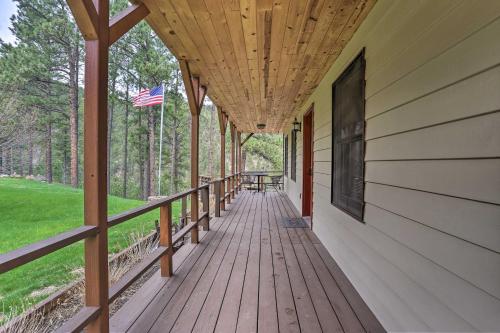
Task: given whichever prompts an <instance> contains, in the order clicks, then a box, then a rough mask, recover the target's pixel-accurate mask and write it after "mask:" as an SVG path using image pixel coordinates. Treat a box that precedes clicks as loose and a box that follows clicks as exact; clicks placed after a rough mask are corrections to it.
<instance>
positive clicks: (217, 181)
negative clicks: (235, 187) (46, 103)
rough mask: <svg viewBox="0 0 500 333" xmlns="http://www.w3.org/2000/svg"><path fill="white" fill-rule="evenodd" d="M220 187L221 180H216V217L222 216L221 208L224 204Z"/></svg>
mask: <svg viewBox="0 0 500 333" xmlns="http://www.w3.org/2000/svg"><path fill="white" fill-rule="evenodd" d="M220 189H221V181H220V180H216V181H215V182H214V197H215V206H214V209H215V217H220V208H221V206H222V202H221V200H220Z"/></svg>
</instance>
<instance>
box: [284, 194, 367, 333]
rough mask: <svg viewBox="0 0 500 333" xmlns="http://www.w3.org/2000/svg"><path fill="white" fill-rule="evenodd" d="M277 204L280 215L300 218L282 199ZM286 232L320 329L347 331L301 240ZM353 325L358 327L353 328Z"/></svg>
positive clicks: (358, 328) (358, 326)
mask: <svg viewBox="0 0 500 333" xmlns="http://www.w3.org/2000/svg"><path fill="white" fill-rule="evenodd" d="M277 203H278V206H279V207H280V209H281V210H282V214H284V215H285V216H289V217H300V216H299V214H297V213H296V211H295V210H294V209H291V208H290V206H289V205H288V201H287V200H286V199H284V198H283V197H277ZM286 231H287V233H288V236H289V237H290V240H291V241H292V244H293V249H294V252H295V255H296V256H297V261H298V263H299V266H300V270H301V272H302V275H303V277H304V281H305V282H306V286H307V289H308V291H309V294H310V296H311V300H312V303H313V305H314V309H315V311H316V315H317V316H318V320H319V323H320V325H321V328H322V329H323V330H327V329H328V330H331V331H332V332H342V331H344V330H347V329H348V328H347V327H346V328H345V329H343V327H342V325H341V324H340V321H339V318H338V315H337V313H336V312H335V311H334V308H333V307H332V304H331V302H330V300H329V298H328V296H327V294H326V292H325V286H323V285H322V284H321V281H320V280H319V278H318V276H317V273H316V271H315V269H314V267H313V265H312V264H311V261H310V259H309V257H308V255H307V253H306V251H305V249H304V247H303V244H302V240H301V239H300V237H299V235H298V234H297V233H296V232H295V230H294V229H290V228H287V229H286ZM327 288H331V286H328V287H327ZM349 324H351V325H352V326H351V327H350V328H351V329H353V330H354V331H358V332H359V331H363V329H362V327H361V325H359V323H357V322H356V321H351V322H349ZM355 324H358V325H357V326H354V325H355Z"/></svg>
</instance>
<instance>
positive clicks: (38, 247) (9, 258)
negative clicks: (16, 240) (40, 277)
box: [0, 226, 98, 274]
mask: <svg viewBox="0 0 500 333" xmlns="http://www.w3.org/2000/svg"><path fill="white" fill-rule="evenodd" d="M97 232H98V228H97V227H96V226H82V227H78V228H76V229H73V230H70V231H66V232H64V233H62V234H59V235H57V236H54V237H51V238H47V239H44V240H42V241H39V242H36V243H33V244H30V245H27V246H24V247H21V248H19V249H16V250H13V251H10V252H7V253H3V254H1V255H0V274H1V273H5V272H8V271H10V270H11V269H14V268H16V267H19V266H21V265H24V264H26V263H29V262H31V261H33V260H36V259H38V258H40V257H43V256H45V255H47V254H49V253H52V252H54V251H57V250H59V249H62V248H63V247H66V246H68V245H71V244H73V243H76V242H78V241H80V240H82V239H85V238H87V237H94V236H96V235H97Z"/></svg>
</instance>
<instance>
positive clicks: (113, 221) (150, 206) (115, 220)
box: [108, 185, 206, 227]
mask: <svg viewBox="0 0 500 333" xmlns="http://www.w3.org/2000/svg"><path fill="white" fill-rule="evenodd" d="M205 186H206V185H204V186H202V187H205ZM200 188H201V187H200ZM195 191H197V189H189V190H186V191H184V192H180V193H176V194H173V195H170V196H168V197H166V198H163V199H159V200H153V201H150V202H148V203H147V204H145V205H143V206H139V207H137V208H132V209H130V210H127V211H125V212H122V213H119V214H116V215H113V216H111V217H110V218H108V225H109V227H113V226H115V225H117V224H120V223H122V222H125V221H127V220H130V219H132V218H134V217H137V216H140V215H142V214H144V213H147V212H149V211H152V210H154V209H157V208H158V207H161V206H164V205H166V204H167V203H169V202H170V203H171V202H173V201H176V200H179V199H183V202H185V197H186V196H187V195H189V194H191V193H193V192H195ZM182 213H183V214H184V215H183V217H185V216H186V215H185V206H184V207H183V212H182Z"/></svg>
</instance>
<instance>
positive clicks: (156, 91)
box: [132, 85, 163, 107]
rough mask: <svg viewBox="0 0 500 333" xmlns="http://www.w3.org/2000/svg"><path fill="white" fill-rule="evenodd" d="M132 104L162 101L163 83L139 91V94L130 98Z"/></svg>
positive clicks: (152, 103) (147, 104)
mask: <svg viewBox="0 0 500 333" xmlns="http://www.w3.org/2000/svg"><path fill="white" fill-rule="evenodd" d="M132 101H133V103H134V106H137V107H139V106H150V105H156V104H161V103H163V85H161V86H158V87H154V88H151V89H144V90H141V91H139V95H137V96H134V97H133V98H132Z"/></svg>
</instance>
